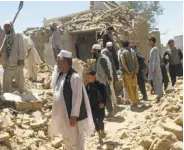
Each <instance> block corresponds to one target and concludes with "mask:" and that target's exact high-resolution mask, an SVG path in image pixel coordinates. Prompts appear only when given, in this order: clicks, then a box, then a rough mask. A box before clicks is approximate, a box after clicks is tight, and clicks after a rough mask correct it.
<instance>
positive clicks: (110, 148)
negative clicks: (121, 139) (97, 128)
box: [102, 143, 114, 150]
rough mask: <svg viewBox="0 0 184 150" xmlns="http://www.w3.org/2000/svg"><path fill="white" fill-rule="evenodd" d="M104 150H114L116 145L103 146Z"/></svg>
mask: <svg viewBox="0 0 184 150" xmlns="http://www.w3.org/2000/svg"><path fill="white" fill-rule="evenodd" d="M102 149H103V150H114V145H112V144H110V143H107V144H105V145H103V146H102Z"/></svg>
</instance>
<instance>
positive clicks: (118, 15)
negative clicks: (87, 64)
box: [24, 6, 148, 60]
mask: <svg viewBox="0 0 184 150" xmlns="http://www.w3.org/2000/svg"><path fill="white" fill-rule="evenodd" d="M61 22H62V21H61ZM108 26H113V27H114V28H115V30H116V32H114V33H113V39H114V41H115V45H116V47H117V48H120V47H121V40H125V39H126V40H129V41H130V42H131V43H132V44H136V45H137V47H141V49H145V48H142V46H144V45H145V42H147V35H148V24H147V20H146V19H145V18H144V17H143V16H142V15H141V14H139V13H135V12H134V10H132V9H129V8H127V7H125V6H118V7H116V8H113V9H109V10H108V9H104V10H94V9H92V10H90V11H88V12H86V13H85V14H80V13H79V14H78V15H76V16H75V17H73V18H71V20H70V21H67V22H62V23H61V24H58V28H59V30H60V31H61V35H63V34H64V33H65V34H66V33H67V34H66V35H65V36H66V37H67V35H71V37H72V36H73V35H75V34H76V33H77V32H78V31H79V32H86V31H94V32H95V31H101V32H102V31H104V30H105V29H106V28H107V27H108ZM63 31H64V32H63ZM24 33H25V34H27V35H30V36H31V38H32V39H33V42H34V45H35V48H36V49H37V50H38V53H39V54H40V56H41V58H42V60H43V59H44V56H43V55H44V52H43V51H44V49H45V47H44V43H48V42H49V37H50V36H51V31H49V28H48V27H41V28H30V29H27V30H26V31H25V32H24ZM63 38H64V39H65V37H64V36H63ZM67 40H71V41H68V42H69V43H70V44H69V45H71V43H73V41H72V39H71V38H68V39H67ZM62 42H63V41H62ZM62 42H61V43H62ZM65 43H66V41H65ZM141 43H142V44H141ZM70 48H71V47H70Z"/></svg>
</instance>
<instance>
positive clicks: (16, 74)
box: [0, 22, 25, 93]
mask: <svg viewBox="0 0 184 150" xmlns="http://www.w3.org/2000/svg"><path fill="white" fill-rule="evenodd" d="M4 32H5V34H6V35H5V38H4V41H3V45H2V46H1V49H0V54H2V58H3V68H4V74H3V92H12V80H13V79H15V82H16V84H17V87H18V90H19V92H20V93H23V92H24V72H23V68H24V60H25V51H24V40H23V36H22V34H20V33H15V31H14V28H13V24H12V22H7V23H5V25H4Z"/></svg>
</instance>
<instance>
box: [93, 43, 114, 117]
mask: <svg viewBox="0 0 184 150" xmlns="http://www.w3.org/2000/svg"><path fill="white" fill-rule="evenodd" d="M92 52H93V58H94V59H96V70H95V71H96V80H97V81H99V82H100V83H102V84H104V85H105V86H106V93H107V102H106V108H107V111H108V113H109V115H112V112H113V107H112V100H111V90H110V84H111V83H112V78H113V75H112V66H111V62H110V60H109V58H108V57H107V56H105V55H104V54H101V46H100V45H99V44H94V45H93V47H92Z"/></svg>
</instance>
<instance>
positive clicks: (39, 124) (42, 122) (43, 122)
mask: <svg viewBox="0 0 184 150" xmlns="http://www.w3.org/2000/svg"><path fill="white" fill-rule="evenodd" d="M46 123H47V119H44V120H39V121H38V122H35V123H31V124H30V126H31V128H33V129H35V128H39V127H41V126H44V125H45V124H46Z"/></svg>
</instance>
